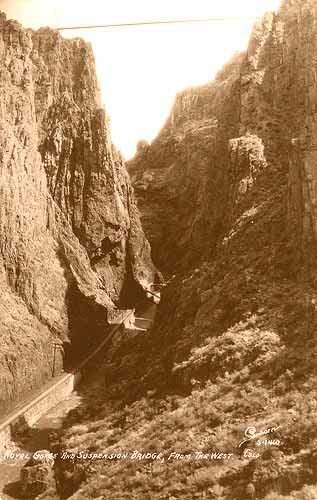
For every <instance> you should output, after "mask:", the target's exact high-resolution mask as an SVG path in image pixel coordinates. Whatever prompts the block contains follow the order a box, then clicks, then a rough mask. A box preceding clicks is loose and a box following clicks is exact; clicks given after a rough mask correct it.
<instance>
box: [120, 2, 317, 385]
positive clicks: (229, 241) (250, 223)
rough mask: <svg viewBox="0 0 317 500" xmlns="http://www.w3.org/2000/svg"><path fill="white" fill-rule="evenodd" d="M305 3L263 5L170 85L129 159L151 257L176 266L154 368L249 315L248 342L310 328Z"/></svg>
mask: <svg viewBox="0 0 317 500" xmlns="http://www.w3.org/2000/svg"><path fill="white" fill-rule="evenodd" d="M316 14H317V5H316V2H314V1H311V0H306V1H304V2H296V1H290V0H289V1H284V2H283V3H282V5H281V8H280V10H279V11H278V13H276V14H274V13H268V14H266V15H265V16H264V17H263V19H262V20H261V21H260V22H258V23H257V24H256V25H255V27H254V29H253V32H252V35H251V39H250V42H249V45H248V48H247V51H246V53H245V54H244V55H241V56H236V57H235V58H234V59H233V61H231V63H229V64H228V65H226V66H225V67H224V68H223V70H222V71H220V73H219V74H218V75H217V77H216V79H215V80H214V81H213V82H211V83H209V84H207V85H206V86H205V87H200V88H193V89H189V90H187V91H185V92H183V93H181V94H180V95H179V96H178V97H177V98H176V102H175V106H174V108H173V110H172V113H171V115H170V117H169V119H168V121H167V123H166V125H165V127H163V129H162V131H161V133H160V134H159V136H158V138H157V139H155V140H154V141H153V143H152V144H151V145H146V144H141V145H140V148H139V152H138V153H137V155H136V158H134V159H133V160H132V161H131V162H130V164H129V171H130V174H131V178H132V180H133V183H134V186H135V189H136V193H137V197H138V200H139V206H140V210H141V214H142V220H143V221H144V227H145V230H146V233H147V235H148V238H149V240H150V242H151V243H152V244H153V249H154V254H153V256H154V258H155V259H156V261H157V262H158V263H159V264H160V265H161V266H162V268H163V269H164V268H165V269H166V270H167V271H168V272H173V270H176V272H177V277H176V279H175V280H174V281H173V282H172V284H171V285H170V286H169V287H168V289H167V290H166V292H165V293H164V294H163V303H162V307H161V308H160V310H159V314H158V321H157V335H158V339H157V341H158V343H159V345H160V346H162V345H164V348H163V351H164V353H165V354H164V356H165V358H166V361H165V371H166V366H170V367H172V366H173V364H174V363H175V362H179V361H181V360H184V359H186V358H187V356H189V351H190V349H191V348H192V347H194V346H196V347H197V345H199V344H200V342H202V341H204V339H206V338H209V337H210V338H213V337H215V336H220V338H222V337H221V335H224V334H225V332H227V331H228V329H229V328H233V327H234V326H235V325H238V324H239V322H244V321H246V318H248V317H252V318H253V321H254V326H253V327H252V330H253V329H255V328H257V325H260V330H259V331H258V332H257V334H255V333H254V341H255V342H256V339H258V338H260V336H261V333H260V332H261V330H263V329H267V330H270V331H274V332H278V335H279V336H280V337H281V338H282V339H283V341H285V342H290V343H291V347H290V352H293V354H294V352H295V351H296V352H297V355H298V353H299V352H300V351H302V350H303V349H305V345H304V343H303V337H301V336H302V335H303V336H305V335H306V336H308V338H309V336H310V335H312V334H313V331H314V328H315V326H314V325H315V314H314V311H315V309H314V308H315V303H316V284H317V282H316V278H317V276H316V180H315V179H316V175H315V170H316V161H315V160H316V151H315V150H316V145H315V143H316V140H317V139H316V137H317V136H316V133H317V128H316V96H317V83H316V70H317V66H316V49H317V46H316V40H317V37H316V33H317V25H316ZM200 120H202V121H201V122H200ZM205 126H207V127H209V128H207V129H206V130H205V131H204V127H205ZM192 130H194V131H195V133H196V136H195V137H194V136H193V133H192V132H191V131H192ZM199 130H200V132H199ZM202 165H203V168H201V166H202ZM176 166H177V167H176ZM175 168H177V175H174V173H175ZM180 200H181V201H180ZM153 214H154V215H155V214H158V215H160V214H162V216H159V217H156V219H155V222H154V219H152V217H153ZM148 219H151V222H148ZM159 237H164V238H165V240H164V242H163V243H162V244H161V246H159V244H158V241H159ZM165 263H168V265H167V266H165ZM170 263H171V264H172V265H170ZM308 322H309V326H308ZM254 332H255V330H254ZM300 338H301V342H300V344H299V345H297V342H299V339H300ZM294 339H296V341H295V340H294ZM293 341H294V343H293V344H292V342H293ZM307 342H309V341H308V340H307ZM295 344H296V347H295ZM306 346H307V344H306ZM297 355H296V356H297ZM290 356H291V355H290ZM296 356H295V357H296ZM186 366H187V368H188V367H189V366H190V363H189V365H186ZM307 369H308V368H307ZM161 375H162V373H161ZM168 380H170V379H168Z"/></svg>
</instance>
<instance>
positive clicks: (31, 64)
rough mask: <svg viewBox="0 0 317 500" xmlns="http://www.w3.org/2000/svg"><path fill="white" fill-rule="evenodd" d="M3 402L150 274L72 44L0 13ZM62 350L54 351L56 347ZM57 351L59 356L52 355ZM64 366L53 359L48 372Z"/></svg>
mask: <svg viewBox="0 0 317 500" xmlns="http://www.w3.org/2000/svg"><path fill="white" fill-rule="evenodd" d="M0 28H1V31H0V75H1V76H0V193H1V200H0V274H1V284H0V288H1V304H0V336H1V349H0V357H1V363H0V367H1V368H0V379H1V390H0V401H1V408H2V409H3V411H5V410H7V409H8V408H9V406H10V404H11V403H12V402H13V401H16V400H17V398H19V397H21V396H22V395H24V396H25V395H26V393H27V392H28V391H29V390H30V389H34V388H35V387H39V386H40V385H41V384H42V383H43V382H44V381H45V380H46V379H47V378H48V377H49V376H51V374H52V370H53V366H52V363H53V343H54V342H59V343H63V342H66V343H69V341H70V342H71V345H72V346H73V348H74V347H75V346H76V345H80V346H81V348H82V349H87V348H88V345H89V343H90V341H91V340H93V339H94V337H95V336H96V335H103V334H104V333H105V328H106V326H107V324H108V315H107V312H108V311H110V310H113V309H114V303H115V302H116V303H117V304H119V305H121V306H125V305H126V304H127V303H128V302H130V304H131V303H133V301H135V300H138V298H139V297H140V294H141V292H142V289H143V288H146V286H147V284H148V283H149V282H152V281H153V280H154V274H155V271H154V268H153V265H152V263H151V259H150V247H149V244H148V242H147V241H146V239H145V237H144V234H143V231H142V229H141V226H140V221H139V216H138V212H137V209H136V205H135V202H134V198H133V193H132V189H131V186H130V183H129V180H128V176H127V173H126V170H125V168H124V166H123V164H122V161H121V159H120V158H119V157H118V154H117V153H116V151H115V150H114V148H113V146H112V145H111V142H110V138H109V130H108V126H107V118H106V115H105V112H104V110H103V109H101V108H100V104H99V97H98V86H97V82H96V74H95V67H94V59H93V55H92V51H91V48H90V46H89V45H87V44H85V43H84V42H83V41H81V40H67V41H66V40H63V39H62V38H61V36H60V35H59V34H58V33H56V32H54V31H51V30H49V29H44V30H39V31H38V32H35V33H34V32H32V31H30V30H24V29H23V28H22V27H21V25H20V24H18V23H17V22H15V21H7V20H6V17H5V15H3V14H1V17H0ZM58 353H60V351H58ZM58 357H59V358H60V354H59V356H58ZM60 367H61V359H58V361H57V365H56V366H55V373H57V372H58V370H59V369H60Z"/></svg>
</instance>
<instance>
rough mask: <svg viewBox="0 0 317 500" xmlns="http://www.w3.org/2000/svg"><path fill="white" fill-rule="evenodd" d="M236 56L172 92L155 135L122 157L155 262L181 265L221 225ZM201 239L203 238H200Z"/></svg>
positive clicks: (202, 249) (234, 115)
mask: <svg viewBox="0 0 317 500" xmlns="http://www.w3.org/2000/svg"><path fill="white" fill-rule="evenodd" d="M242 57H243V56H242V55H240V54H237V55H236V56H234V57H233V58H232V60H231V61H230V62H229V63H228V65H227V66H226V67H225V68H224V69H223V71H221V72H219V74H218V75H217V78H216V79H215V81H213V82H211V83H209V84H207V85H204V86H202V87H198V88H193V89H188V90H185V91H184V92H181V93H180V94H178V95H177V97H176V100H175V104H174V106H173V109H172V112H171V114H170V116H169V118H168V120H167V122H166V124H165V126H164V127H163V129H162V131H161V132H160V134H159V136H158V137H157V138H156V139H155V140H154V141H153V143H152V144H151V145H150V146H149V145H147V144H145V143H140V147H139V149H138V153H137V155H136V156H135V158H134V159H133V160H131V161H130V162H128V163H127V165H128V171H129V173H130V176H131V180H132V183H133V186H134V189H135V192H136V196H137V200H138V206H139V209H140V212H141V217H142V224H143V227H144V230H145V232H146V235H147V237H148V238H149V240H150V242H151V247H152V252H153V258H154V260H155V261H156V263H157V264H158V266H159V267H160V268H161V269H163V270H166V271H168V272H171V271H173V270H175V269H183V270H186V269H188V267H190V266H192V265H193V264H194V263H195V262H197V260H199V259H200V258H201V256H202V254H204V253H206V251H207V252H208V253H209V255H211V254H212V253H213V251H214V246H215V242H216V236H217V235H219V233H220V231H221V227H222V222H223V216H224V210H225V202H226V200H225V197H226V178H225V175H226V171H225V167H224V166H223V164H224V163H225V161H226V158H227V156H228V152H227V147H226V144H227V143H228V139H229V138H231V137H235V136H236V135H237V130H236V128H237V120H238V112H239V107H238V97H239V96H238V86H237V79H238V75H239V72H240V64H241V60H242ZM207 241H208V244H207Z"/></svg>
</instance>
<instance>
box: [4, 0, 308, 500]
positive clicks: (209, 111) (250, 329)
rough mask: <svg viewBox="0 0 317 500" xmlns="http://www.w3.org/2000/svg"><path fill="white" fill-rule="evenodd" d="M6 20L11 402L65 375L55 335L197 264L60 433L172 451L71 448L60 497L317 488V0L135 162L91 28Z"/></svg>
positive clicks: (172, 121) (222, 497)
mask: <svg viewBox="0 0 317 500" xmlns="http://www.w3.org/2000/svg"><path fill="white" fill-rule="evenodd" d="M2 24H3V25H4V26H5V29H4V30H2V31H1V34H2V42H1V45H0V60H1V61H2V71H1V82H2V81H3V82H5V89H6V91H4V88H2V87H1V88H2V91H1V94H0V95H1V101H0V102H1V103H2V106H1V110H2V111H1V113H2V121H1V124H2V125H1V127H2V133H1V149H0V151H1V153H0V154H1V157H0V158H1V196H2V199H3V200H4V202H3V203H1V206H0V209H1V212H0V228H1V240H0V242H1V243H0V244H1V253H0V256H1V259H2V264H1V266H2V267H1V269H2V271H1V272H2V276H3V280H2V281H1V285H0V287H1V297H3V300H2V301H1V302H2V304H1V314H0V321H2V328H1V334H2V336H3V345H5V348H3V347H2V348H1V355H2V356H3V359H4V363H1V370H2V374H1V380H3V381H4V384H2V387H3V388H4V392H3V396H2V397H3V401H4V402H5V404H7V402H8V401H10V400H11V399H14V397H15V398H18V397H19V395H20V393H19V391H20V390H21V391H23V390H26V389H28V388H30V385H31V384H35V383H41V381H39V382H35V380H34V378H35V377H34V374H33V372H32V368H31V367H30V366H29V360H30V357H31V356H32V359H33V360H34V363H36V366H38V367H40V368H37V372H38V373H42V375H41V377H42V379H41V380H44V379H45V377H47V372H48V357H47V353H46V352H45V348H46V346H47V342H48V341H49V339H51V338H52V335H58V336H60V338H64V337H63V336H66V337H67V336H70V337H71V336H72V335H75V336H79V338H80V343H81V344H82V342H83V340H84V339H85V337H87V334H88V331H89V336H98V335H100V329H102V328H104V325H105V324H106V320H107V311H109V310H111V309H112V308H113V307H114V304H116V305H118V306H120V307H123V306H124V307H133V302H135V301H136V298H138V297H141V296H142V290H143V293H144V294H145V292H146V291H147V290H148V289H149V286H150V283H152V282H154V281H157V280H158V279H160V278H159V271H156V268H158V269H160V270H161V271H163V272H164V274H165V275H166V276H170V275H175V276H174V277H173V279H171V280H170V282H169V283H168V284H167V285H166V286H165V287H163V286H162V300H161V303H160V305H159V307H158V311H157V315H156V320H155V322H154V325H153V328H152V329H151V330H150V332H148V333H147V334H141V333H140V334H139V335H136V336H133V337H129V335H127V336H126V337H123V338H122V339H121V341H120V342H118V343H113V344H112V345H111V346H110V347H109V349H108V350H107V352H105V353H103V355H102V356H101V358H100V360H99V363H98V366H97V367H96V368H95V369H94V373H93V374H90V375H89V377H90V378H89V377H88V379H89V380H90V382H89V383H91V385H90V386H89V385H88V388H87V389H84V388H83V389H82V394H83V396H84V397H83V402H82V404H81V405H80V407H79V408H77V409H75V410H73V411H72V412H70V413H69V415H68V416H67V417H65V425H64V428H63V429H62V430H61V431H60V432H59V433H57V434H58V435H56V433H55V434H54V436H52V440H51V447H50V449H51V451H52V452H54V453H57V455H58V453H60V452H61V451H66V450H67V451H68V452H69V453H72V454H73V455H74V457H76V456H77V454H80V453H81V452H82V451H83V452H87V453H91V454H93V453H106V454H111V453H114V454H115V453H119V452H120V453H124V452H127V453H129V452H131V453H133V452H135V453H139V454H140V456H141V457H142V456H143V454H145V455H146V454H147V453H148V454H149V455H150V456H153V454H155V457H156V456H157V454H158V453H162V454H163V455H162V460H157V459H156V458H155V459H153V460H152V459H150V460H148V459H146V458H144V459H140V460H135V459H132V458H130V459H125V460H119V459H118V460H110V461H109V460H107V461H104V460H93V459H87V460H80V458H78V459H76V458H74V459H73V460H71V461H63V460H61V459H57V460H56V462H55V465H54V467H55V478H56V484H55V485H54V486H53V487H51V488H50V489H49V490H47V492H46V493H44V494H43V495H44V496H42V497H41V498H43V499H44V498H47V499H49V498H50V499H59V498H65V497H66V498H72V499H74V500H81V499H87V498H98V499H99V498H102V499H103V500H108V499H110V498H111V499H112V500H113V499H115V500H123V499H126V498H129V499H140V498H142V499H150V498H157V499H162V500H163V499H170V500H175V499H182V500H192V499H195V498H197V499H198V498H202V499H213V500H247V499H265V500H282V499H283V500H291V499H293V500H294V499H296V500H305V499H311V500H313V499H314V498H315V497H316V495H317V489H316V483H317V434H316V432H317V431H316V429H317V393H316V383H317V379H316V378H317V372H316V368H317V357H316V355H317V346H316V326H317V325H316V320H317V318H316V303H317V302H316V301H317V281H316V280H317V274H316V269H317V267H316V264H317V262H316V227H317V226H316V222H317V221H316V216H317V212H316V199H317V191H316V186H317V184H316V181H317V163H316V162H317V156H316V155H317V153H316V144H317V128H316V120H317V108H316V105H317V81H316V71H317V66H316V64H317V59H316V54H317V2H316V1H315V0H302V1H297V0H283V1H282V4H281V7H280V9H279V11H278V12H277V13H268V14H267V15H265V16H264V18H263V19H262V20H261V21H259V22H258V23H256V25H255V27H254V30H253V33H252V35H251V39H250V42H249V46H248V48H247V51H246V52H245V53H242V54H235V55H234V56H233V57H232V59H231V60H230V61H229V62H228V63H227V64H225V66H224V67H223V68H222V69H221V70H220V71H219V73H218V74H217V76H216V78H215V79H214V80H213V81H211V82H209V83H207V84H206V85H203V86H201V87H198V88H191V89H187V90H185V91H183V92H180V93H179V94H178V95H177V97H176V99H175V103H174V106H173V109H172V110H171V114H170V116H169V118H168V119H167V122H166V123H165V125H164V126H163V128H162V130H161V132H160V134H159V135H158V137H157V138H156V139H155V140H154V141H153V142H152V143H151V144H147V143H145V142H144V141H141V142H140V143H139V147H138V152H137V154H136V156H135V158H133V159H132V160H130V161H129V162H127V171H128V173H129V176H128V174H127V171H126V170H125V167H124V166H123V163H122V159H121V158H120V156H119V155H118V153H116V151H115V150H114V148H113V146H112V145H111V143H110V138H109V130H108V126H107V120H106V116H105V114H104V111H102V110H100V109H99V107H98V85H97V82H96V76H95V70H94V65H93V57H92V54H91V50H90V48H89V46H87V45H86V44H85V43H84V42H82V41H81V40H77V39H75V40H67V41H66V40H63V39H62V38H61V37H60V36H59V35H57V34H56V32H54V31H52V30H49V29H44V30H40V31H39V32H37V33H33V32H31V31H25V30H23V28H22V27H21V26H20V25H18V24H17V23H15V22H12V21H9V22H8V21H6V20H5V18H4V17H2ZM8 90H9V92H8ZM129 177H130V178H129ZM130 179H131V183H130ZM131 184H132V185H131ZM132 186H133V187H132ZM134 196H135V197H134ZM135 198H136V201H135ZM136 203H137V205H138V208H139V210H140V214H141V222H140V218H139V214H138V209H137V206H136ZM141 223H142V226H143V229H144V233H145V236H144V233H143V229H142V226H141ZM148 241H149V243H150V245H151V247H152V256H153V262H154V264H152V261H151V257H150V246H149V243H148ZM17 311H18V313H17ZM75 344H76V342H75ZM16 351H18V352H19V358H18V357H17V356H16ZM14 356H16V357H14ZM34 356H36V357H34ZM12 373H13V376H12ZM22 374H23V380H25V382H24V386H23V384H22V387H21V385H19V386H18V385H15V384H14V379H15V376H18V377H20V378H22ZM105 380H107V381H108V383H107V384H105V382H104V381H105ZM272 429H273V430H272ZM270 433H272V436H271V435H270V436H269V438H268V439H259V440H256V439H255V437H256V436H266V434H270ZM168 457H171V459H169V458H168ZM180 457H187V458H180ZM164 458H165V462H164Z"/></svg>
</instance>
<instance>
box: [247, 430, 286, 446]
mask: <svg viewBox="0 0 317 500" xmlns="http://www.w3.org/2000/svg"><path fill="white" fill-rule="evenodd" d="M281 427H282V426H281V425H278V426H277V427H268V428H267V429H264V430H262V431H257V430H256V428H255V427H248V428H247V429H246V430H245V431H244V436H245V439H244V440H243V441H241V443H240V444H239V448H240V446H242V445H244V444H245V443H249V442H250V441H253V440H254V439H259V438H261V437H263V436H267V435H270V434H273V433H274V432H276V431H278V430H279V429H281Z"/></svg>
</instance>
